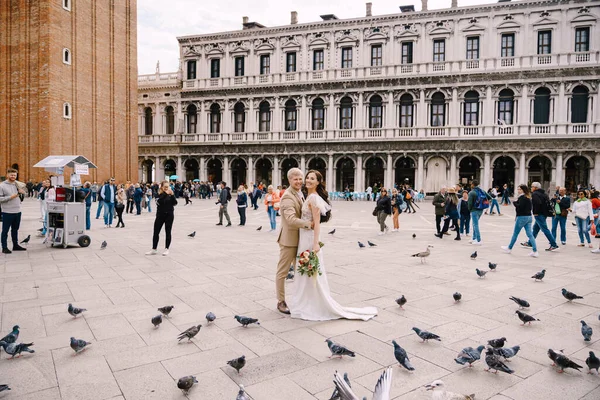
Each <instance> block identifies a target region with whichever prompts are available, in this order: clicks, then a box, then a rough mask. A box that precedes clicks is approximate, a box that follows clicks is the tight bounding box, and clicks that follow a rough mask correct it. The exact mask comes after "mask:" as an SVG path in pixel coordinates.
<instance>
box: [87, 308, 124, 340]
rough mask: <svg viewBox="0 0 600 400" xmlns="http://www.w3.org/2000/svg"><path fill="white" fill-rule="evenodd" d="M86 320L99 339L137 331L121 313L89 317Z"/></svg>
mask: <svg viewBox="0 0 600 400" xmlns="http://www.w3.org/2000/svg"><path fill="white" fill-rule="evenodd" d="M86 321H87V323H88V324H89V326H90V329H91V330H92V332H93V334H94V337H95V338H96V339H97V340H104V339H111V338H115V337H119V336H124V335H129V334H131V333H135V331H134V329H133V328H132V327H131V324H130V323H129V321H127V319H126V318H125V317H124V316H123V315H120V314H117V315H106V316H103V317H92V318H87V317H86Z"/></svg>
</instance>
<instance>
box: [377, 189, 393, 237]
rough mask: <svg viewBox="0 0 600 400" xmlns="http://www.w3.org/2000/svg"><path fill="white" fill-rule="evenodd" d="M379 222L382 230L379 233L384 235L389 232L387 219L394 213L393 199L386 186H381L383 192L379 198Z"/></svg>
mask: <svg viewBox="0 0 600 400" xmlns="http://www.w3.org/2000/svg"><path fill="white" fill-rule="evenodd" d="M376 210H377V222H378V223H379V228H380V232H379V233H378V235H383V234H385V232H387V230H388V227H387V225H386V224H385V220H386V218H387V217H389V216H390V215H391V214H392V200H391V198H390V196H388V192H387V189H386V188H381V194H380V195H379V198H378V199H377V207H376Z"/></svg>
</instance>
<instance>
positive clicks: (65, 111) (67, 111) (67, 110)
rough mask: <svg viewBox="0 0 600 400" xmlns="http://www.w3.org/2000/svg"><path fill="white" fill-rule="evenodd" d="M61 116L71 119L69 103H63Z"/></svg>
mask: <svg viewBox="0 0 600 400" xmlns="http://www.w3.org/2000/svg"><path fill="white" fill-rule="evenodd" d="M63 118H67V119H71V104H70V103H64V104H63Z"/></svg>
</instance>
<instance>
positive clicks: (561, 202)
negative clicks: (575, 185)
mask: <svg viewBox="0 0 600 400" xmlns="http://www.w3.org/2000/svg"><path fill="white" fill-rule="evenodd" d="M551 202H552V205H553V206H554V213H555V215H554V217H553V218H552V236H554V238H555V239H556V233H557V231H556V229H557V227H558V226H559V225H560V243H561V244H562V245H563V246H564V245H566V244H567V217H568V215H569V209H570V208H571V197H569V196H567V189H565V188H564V187H561V188H560V189H559V190H558V194H557V195H556V196H555V197H554V198H553V199H552V200H551Z"/></svg>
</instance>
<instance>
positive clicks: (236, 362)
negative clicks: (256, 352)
mask: <svg viewBox="0 0 600 400" xmlns="http://www.w3.org/2000/svg"><path fill="white" fill-rule="evenodd" d="M227 364H228V365H231V366H232V367H233V368H235V370H236V371H237V373H238V374H239V373H240V369H242V368H244V365H246V356H241V357H239V358H234V359H233V360H229V361H227Z"/></svg>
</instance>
